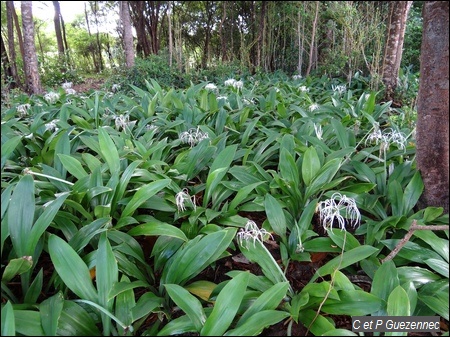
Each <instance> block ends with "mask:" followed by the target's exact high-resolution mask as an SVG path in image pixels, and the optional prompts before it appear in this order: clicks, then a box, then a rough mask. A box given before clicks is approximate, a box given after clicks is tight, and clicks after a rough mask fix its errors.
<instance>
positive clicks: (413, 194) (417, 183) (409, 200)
mask: <svg viewBox="0 0 450 337" xmlns="http://www.w3.org/2000/svg"><path fill="white" fill-rule="evenodd" d="M423 189H424V184H423V181H422V176H421V174H420V172H419V171H417V172H416V173H415V174H414V176H413V177H412V179H411V181H410V182H409V183H408V185H406V188H405V192H404V194H403V200H402V203H403V212H404V213H405V214H408V213H409V212H410V211H411V210H412V209H413V208H414V206H416V204H417V201H419V198H420V196H421V195H422V192H423Z"/></svg>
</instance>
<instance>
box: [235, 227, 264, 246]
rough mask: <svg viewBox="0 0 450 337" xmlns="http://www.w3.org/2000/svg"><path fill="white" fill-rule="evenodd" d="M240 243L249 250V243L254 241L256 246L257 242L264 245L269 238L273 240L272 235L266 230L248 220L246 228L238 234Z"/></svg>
mask: <svg viewBox="0 0 450 337" xmlns="http://www.w3.org/2000/svg"><path fill="white" fill-rule="evenodd" d="M236 236H237V240H238V243H239V244H240V245H241V246H244V245H245V248H248V241H250V240H252V241H253V246H255V244H256V241H259V242H261V243H263V242H264V241H265V240H267V239H268V238H269V237H271V238H272V239H273V236H272V234H270V233H269V232H268V231H266V230H265V229H264V228H258V225H256V223H255V222H254V221H252V220H248V221H247V223H246V224H245V227H244V228H241V229H240V230H239V232H238V233H237V234H236Z"/></svg>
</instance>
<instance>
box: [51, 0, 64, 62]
mask: <svg viewBox="0 0 450 337" xmlns="http://www.w3.org/2000/svg"><path fill="white" fill-rule="evenodd" d="M52 2H53V7H54V8H55V16H54V18H53V23H54V24H55V34H56V43H57V45H58V54H59V57H60V59H63V58H64V52H65V50H64V43H63V38H62V33H61V9H60V7H59V1H52Z"/></svg>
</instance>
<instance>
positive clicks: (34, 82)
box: [21, 1, 42, 94]
mask: <svg viewBox="0 0 450 337" xmlns="http://www.w3.org/2000/svg"><path fill="white" fill-rule="evenodd" d="M31 3H32V2H31V1H21V11H22V29H23V42H24V44H23V46H24V54H25V58H24V61H25V62H24V64H25V67H24V70H25V79H26V85H25V90H26V92H27V93H29V94H40V93H42V85H41V79H40V77H39V66H38V60H37V55H36V47H35V42H34V22H33V12H32V5H31Z"/></svg>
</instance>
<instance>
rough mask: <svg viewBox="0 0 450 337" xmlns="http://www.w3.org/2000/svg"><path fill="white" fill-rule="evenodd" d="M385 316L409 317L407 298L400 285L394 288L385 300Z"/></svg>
mask: <svg viewBox="0 0 450 337" xmlns="http://www.w3.org/2000/svg"><path fill="white" fill-rule="evenodd" d="M387 314H388V315H389V316H410V315H411V312H410V305H409V297H408V294H407V293H406V291H405V289H403V288H402V287H401V286H400V285H398V286H397V287H395V288H394V290H393V291H392V292H391V293H390V295H389V297H388V300H387Z"/></svg>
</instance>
